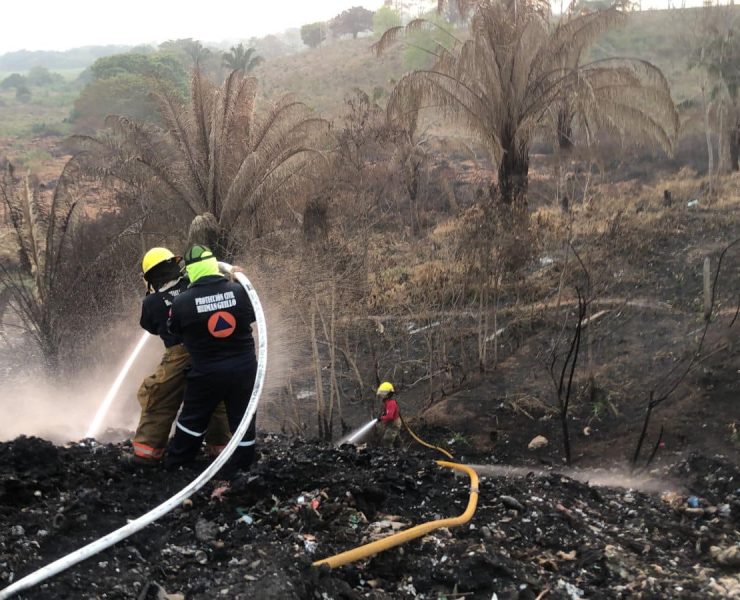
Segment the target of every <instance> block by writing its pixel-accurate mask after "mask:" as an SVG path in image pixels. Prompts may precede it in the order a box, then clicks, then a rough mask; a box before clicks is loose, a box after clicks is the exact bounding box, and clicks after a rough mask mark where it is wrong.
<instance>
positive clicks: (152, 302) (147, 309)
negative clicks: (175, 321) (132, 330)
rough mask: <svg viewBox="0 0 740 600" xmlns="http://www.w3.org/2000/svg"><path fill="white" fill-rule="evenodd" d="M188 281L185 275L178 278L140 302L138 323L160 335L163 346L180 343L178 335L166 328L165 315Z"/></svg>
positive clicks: (153, 333) (167, 314)
mask: <svg viewBox="0 0 740 600" xmlns="http://www.w3.org/2000/svg"><path fill="white" fill-rule="evenodd" d="M189 283H190V282H189V281H188V279H187V277H183V278H181V279H178V280H177V282H176V283H175V285H173V286H171V287H169V288H168V289H166V290H163V291H160V292H152V293H151V294H149V295H147V297H146V298H144V301H143V302H142V303H141V319H139V324H140V325H141V326H142V327H143V328H144V329H146V330H147V331H148V332H149V333H151V334H152V335H158V336H159V337H161V338H162V341H163V342H164V347H165V348H169V347H170V346H175V345H177V344H181V343H182V340H181V339H180V338H179V337H178V336H176V335H173V334H172V333H170V331H169V330H168V329H167V317H168V316H169V313H170V307H171V306H172V301H173V300H174V299H175V297H176V296H178V295H180V293H181V292H184V291H185V290H186V289H187V288H188V284H189Z"/></svg>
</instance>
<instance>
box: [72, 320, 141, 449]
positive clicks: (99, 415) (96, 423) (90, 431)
mask: <svg viewBox="0 0 740 600" xmlns="http://www.w3.org/2000/svg"><path fill="white" fill-rule="evenodd" d="M149 337H150V336H149V333H147V332H146V331H145V332H144V334H143V335H142V336H141V338H140V339H139V342H138V343H137V344H136V347H135V348H134V349H133V351H132V352H131V354H130V355H129V357H128V359H127V360H126V362H125V363H124V365H123V367H121V371H120V372H119V373H118V377H116V379H115V381H114V382H113V384H112V385H111V386H110V389H109V390H108V393H107V394H106V395H105V398H103V402H102V403H101V404H100V407H99V408H98V411H97V412H96V413H95V418H94V419H93V420H92V423H90V426H89V427H88V428H87V433H86V434H85V437H89V438H91V437H95V435H96V434H97V433H98V430H99V429H100V425H101V424H102V423H103V419H105V416H106V415H107V414H108V411H109V410H110V407H111V404H113V400H115V398H116V394H117V393H118V390H120V389H121V385H122V384H123V382H124V381H125V380H126V375H128V372H129V371H130V370H131V366H132V365H133V364H134V362H135V361H136V358H137V357H138V356H139V354H140V353H141V351H142V349H143V348H144V345H145V344H146V341H147V340H148V339H149Z"/></svg>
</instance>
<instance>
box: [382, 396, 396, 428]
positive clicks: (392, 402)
mask: <svg viewBox="0 0 740 600" xmlns="http://www.w3.org/2000/svg"><path fill="white" fill-rule="evenodd" d="M399 416H400V413H399V412H398V402H396V399H395V398H388V399H387V400H383V414H382V415H381V416H380V422H381V423H390V422H391V421H395V420H396V419H397V418H398V417H399Z"/></svg>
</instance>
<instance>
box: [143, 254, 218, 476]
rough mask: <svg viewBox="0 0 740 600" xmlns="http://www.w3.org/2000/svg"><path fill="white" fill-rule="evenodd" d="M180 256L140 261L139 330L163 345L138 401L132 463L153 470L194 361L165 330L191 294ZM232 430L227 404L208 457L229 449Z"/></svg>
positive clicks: (212, 431)
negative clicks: (178, 302) (181, 298)
mask: <svg viewBox="0 0 740 600" xmlns="http://www.w3.org/2000/svg"><path fill="white" fill-rule="evenodd" d="M180 260H181V258H180V257H179V256H175V255H174V254H173V253H172V252H171V251H170V250H168V249H167V248H152V249H151V250H149V251H148V252H147V253H146V254H145V255H144V258H143V260H142V261H141V270H142V272H143V275H144V280H145V281H146V283H147V295H146V297H145V298H144V301H143V302H142V305H141V319H140V321H139V323H140V325H141V326H142V327H143V328H144V329H146V330H147V331H148V332H149V333H151V334H152V335H157V336H159V337H160V338H161V339H162V341H163V342H164V347H165V350H164V354H163V356H162V360H161V362H160V363H159V366H158V367H157V370H156V371H155V372H154V373H152V374H151V375H149V376H148V377H147V378H146V379H144V381H143V383H142V384H141V386H140V387H139V391H138V393H137V397H138V400H139V404H140V405H141V416H140V418H139V425H138V427H137V428H136V433H135V434H134V440H133V446H134V453H133V457H132V458H131V459H130V460H131V462H133V463H135V464H138V465H145V466H153V465H158V464H160V463H161V460H162V457H163V455H164V451H165V448H166V447H167V440H168V438H169V435H170V430H171V429H172V424H173V423H174V421H175V418H176V417H177V412H178V410H179V409H180V405H181V404H182V400H183V394H184V392H185V372H186V370H187V369H189V368H190V355H189V354H188V352H187V350H185V346H183V344H182V340H181V339H180V338H179V337H178V336H176V335H173V334H172V333H170V332H169V331H168V329H167V318H168V316H169V312H170V306H172V302H173V300H174V299H175V297H176V296H178V295H179V294H180V293H181V292H183V291H184V290H186V289H187V287H188V284H189V281H188V279H187V277H186V276H183V274H182V272H181V270H180ZM229 438H230V433H229V424H228V421H227V419H226V410H225V408H224V405H223V403H222V404H220V405H219V406H218V407H217V409H216V411H215V412H214V414H213V417H212V419H211V422H210V425H209V427H208V435H207V436H206V446H207V451H208V452H209V453H210V454H212V455H215V454H217V453H218V452H220V451H221V450H222V449H223V447H224V446H225V445H226V444H227V443H228V441H229Z"/></svg>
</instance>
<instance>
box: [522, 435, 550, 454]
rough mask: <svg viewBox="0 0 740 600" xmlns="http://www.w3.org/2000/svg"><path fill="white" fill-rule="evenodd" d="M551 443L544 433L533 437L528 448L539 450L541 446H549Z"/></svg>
mask: <svg viewBox="0 0 740 600" xmlns="http://www.w3.org/2000/svg"><path fill="white" fill-rule="evenodd" d="M549 443H550V442H549V440H548V439H547V438H546V437H545V436H544V435H538V436H537V437H534V438H532V441H531V442H529V444H528V445H527V448H529V449H530V450H539V449H540V448H544V447H545V446H547V445H548V444H549Z"/></svg>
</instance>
